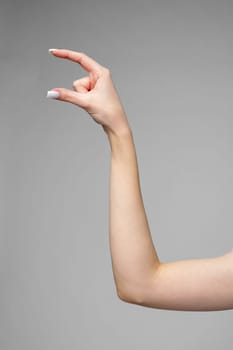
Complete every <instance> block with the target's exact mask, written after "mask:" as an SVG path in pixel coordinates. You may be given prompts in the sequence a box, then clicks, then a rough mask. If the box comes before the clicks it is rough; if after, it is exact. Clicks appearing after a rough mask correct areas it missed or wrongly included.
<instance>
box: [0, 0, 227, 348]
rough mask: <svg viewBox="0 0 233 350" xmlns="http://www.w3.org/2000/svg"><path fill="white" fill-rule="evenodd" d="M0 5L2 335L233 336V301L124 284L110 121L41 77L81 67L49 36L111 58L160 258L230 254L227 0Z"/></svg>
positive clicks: (46, 339) (68, 338) (130, 341)
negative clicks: (205, 308) (115, 237)
mask: <svg viewBox="0 0 233 350" xmlns="http://www.w3.org/2000/svg"><path fill="white" fill-rule="evenodd" d="M0 7H1V8H0V33H1V34H0V69H1V85H0V89H1V91H0V103H1V119H0V123H1V125H0V126H1V127H0V143H1V144H0V156H1V171H0V176H1V182H0V191H1V196H0V198H1V200H0V205H1V207H0V209H1V210H0V214H1V220H0V222H1V227H0V228H1V236H0V259H1V261H0V262H1V263H0V273H1V280H0V283H1V288H0V323H1V324H0V348H1V349H2V350H14V349H17V350H21V349H22V350H29V349H30V350H32V349H33V350H37V349H38V350H39V349H40V350H41V349H43V350H47V349H48V350H61V349H62V350H63V349H66V350H67V349H88V350H89V349H111V350H114V349H127V350H130V349H134V350H136V349H140V350H141V349H142V348H143V349H171V348H172V349H179V350H182V349H185V350H187V349H189V350H191V349H197V348H198V349H223V348H224V349H225V350H226V349H232V340H233V336H232V312H231V311H217V312H179V311H170V310H157V309H152V308H145V307H140V306H137V305H131V304H126V303H123V302H122V301H120V300H119V299H118V298H117V296H116V291H115V286H114V282H113V275H112V270H111V263H110V252H109V241H108V200H109V198H108V196H109V165H110V147H109V145H108V141H107V137H106V135H105V133H104V132H103V130H102V127H101V126H99V125H98V124H96V123H95V122H93V120H92V119H91V118H90V117H89V115H88V114H87V113H86V112H84V111H83V110H81V109H79V108H78V107H76V106H74V105H72V104H68V103H64V102H59V101H53V100H48V99H46V93H47V90H48V89H50V88H53V87H68V88H72V82H73V80H75V79H77V78H78V77H81V76H83V75H84V71H83V70H82V69H81V68H79V67H78V65H75V64H74V63H73V62H68V61H66V60H59V59H57V58H55V57H52V56H50V55H49V54H48V49H49V48H51V47H59V48H69V49H74V50H76V51H83V52H86V53H87V54H88V55H90V56H92V57H93V58H95V59H96V60H97V61H99V62H100V63H101V64H103V65H105V66H106V67H108V68H109V69H111V71H112V76H113V79H114V81H115V84H116V86H117V89H118V91H119V94H120V96H121V99H122V101H123V103H124V106H125V109H126V112H127V115H128V119H129V121H130V124H131V127H132V130H133V133H134V139H135V144H136V148H137V154H138V162H139V168H140V169H139V170H140V177H141V187H142V192H143V198H144V204H145V207H146V211H147V216H148V220H149V223H150V228H151V231H152V236H153V240H154V243H155V247H156V249H157V252H158V255H159V257H160V260H161V261H172V260H179V259H189V258H205V257H214V256H218V255H223V254H225V253H226V252H228V251H230V250H231V249H232V248H233V239H232V198H233V187H232V175H233V160H232V155H233V154H232V153H233V151H232V146H233V141H232V140H233V138H232V132H233V125H232V78H233V77H232V54H233V46H232V44H233V43H232V30H233V23H232V15H233V2H232V1H230V0H221V1H220V0H219V1H215V0H213V1H205V0H204V1H203V0H202V1H200V0H195V1H194V0H193V1H189V0H183V1H181V0H179V1H174V0H169V1H168V0H160V1H154V0H153V1H152V0H143V1H138V0H136V1H133V0H124V1H123V0H121V1H119V0H117V1H113V0H111V1H107V0H83V1H81V0H79V1H74V0H73V1H60V0H56V1H55V0H49V1H46V2H45V1H29V0H28V1H20V0H19V1H18V0H17V1H16V0H15V1H12V0H8V1H1V6H0Z"/></svg>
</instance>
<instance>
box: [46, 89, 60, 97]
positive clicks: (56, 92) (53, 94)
mask: <svg viewBox="0 0 233 350" xmlns="http://www.w3.org/2000/svg"><path fill="white" fill-rule="evenodd" d="M59 95H60V94H59V92H58V91H53V90H51V91H48V92H47V96H46V97H47V98H58V97H59Z"/></svg>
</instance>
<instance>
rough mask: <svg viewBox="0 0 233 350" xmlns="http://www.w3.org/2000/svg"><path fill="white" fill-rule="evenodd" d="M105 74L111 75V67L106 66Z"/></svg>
mask: <svg viewBox="0 0 233 350" xmlns="http://www.w3.org/2000/svg"><path fill="white" fill-rule="evenodd" d="M104 74H105V75H106V76H111V71H110V69H109V68H107V67H104Z"/></svg>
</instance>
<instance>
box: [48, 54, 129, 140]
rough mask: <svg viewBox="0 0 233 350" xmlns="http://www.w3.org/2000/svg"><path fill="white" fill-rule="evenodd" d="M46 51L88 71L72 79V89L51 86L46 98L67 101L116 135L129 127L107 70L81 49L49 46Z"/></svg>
mask: <svg viewBox="0 0 233 350" xmlns="http://www.w3.org/2000/svg"><path fill="white" fill-rule="evenodd" d="M49 51H50V52H51V53H52V54H53V55H54V56H56V57H59V58H65V59H69V60H71V61H73V62H76V63H79V64H80V65H81V66H82V67H83V68H84V69H85V70H86V71H87V72H88V73H89V74H88V76H86V77H83V78H81V79H78V80H75V81H74V82H73V89H74V91H72V90H69V89H65V88H54V89H52V90H51V91H52V92H51V91H48V95H47V97H48V98H56V99H57V100H60V101H65V102H70V103H73V104H75V105H77V106H79V107H81V108H83V109H84V110H86V111H87V112H88V113H89V114H90V116H91V117H92V118H93V119H94V121H95V122H96V123H98V124H101V125H102V126H103V129H104V131H105V132H106V133H108V132H110V133H111V132H112V133H113V134H115V133H116V134H117V133H118V132H121V131H125V130H128V129H130V126H129V123H128V120H127V117H126V114H125V111H124V108H123V106H122V104H121V101H120V98H119V96H118V94H117V92H116V89H115V87H114V84H113V81H112V78H111V73H110V71H109V69H107V68H105V67H103V66H101V65H100V64H99V63H97V62H96V61H94V60H93V59H92V58H90V57H88V56H87V55H86V54H84V53H81V52H75V51H71V50H66V49H50V50H49ZM54 91H56V92H57V94H56V93H54Z"/></svg>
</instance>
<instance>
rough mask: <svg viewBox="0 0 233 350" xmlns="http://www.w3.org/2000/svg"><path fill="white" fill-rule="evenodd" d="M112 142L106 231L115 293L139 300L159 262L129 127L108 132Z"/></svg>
mask: <svg viewBox="0 0 233 350" xmlns="http://www.w3.org/2000/svg"><path fill="white" fill-rule="evenodd" d="M108 137H109V141H110V146H111V167H110V212H109V234H110V252H111V258H112V268H113V274H114V279H115V284H116V287H117V292H118V295H119V296H120V297H121V298H123V299H127V300H131V299H132V300H139V301H140V295H142V294H143V289H144V288H145V287H146V285H147V281H149V280H150V277H151V274H152V273H154V271H155V268H156V267H157V266H158V265H159V264H160V262H159V259H158V256H157V254H156V250H155V248H154V246H153V242H152V238H151V234H150V229H149V225H148V221H147V217H146V213H145V209H144V205H143V199H142V194H141V189H140V180H139V171H138V164H137V156H136V149H135V144H134V140H133V135H132V131H131V130H130V129H129V130H128V131H127V132H124V133H121V134H120V135H108Z"/></svg>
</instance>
